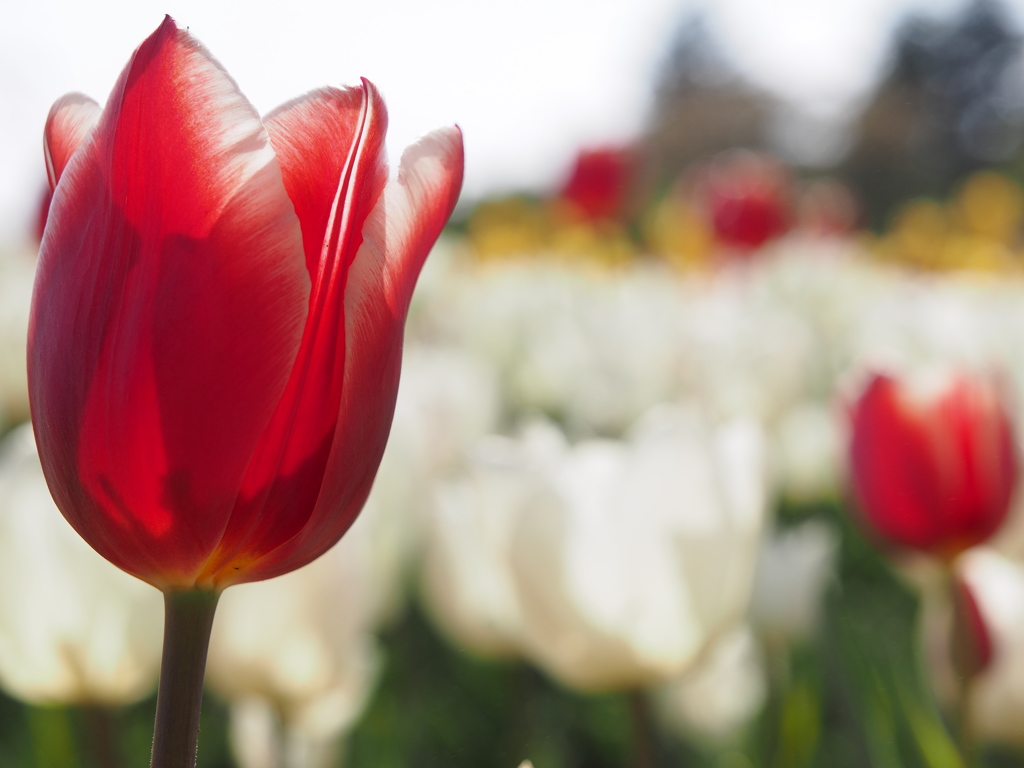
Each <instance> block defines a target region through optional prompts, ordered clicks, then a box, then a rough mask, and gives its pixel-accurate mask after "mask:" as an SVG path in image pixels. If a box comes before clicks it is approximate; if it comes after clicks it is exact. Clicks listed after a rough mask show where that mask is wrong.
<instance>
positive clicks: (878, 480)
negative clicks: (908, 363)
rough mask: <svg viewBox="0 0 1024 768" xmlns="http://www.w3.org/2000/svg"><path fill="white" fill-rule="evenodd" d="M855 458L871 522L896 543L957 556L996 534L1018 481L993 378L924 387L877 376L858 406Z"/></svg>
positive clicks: (954, 379) (858, 488)
mask: <svg viewBox="0 0 1024 768" xmlns="http://www.w3.org/2000/svg"><path fill="white" fill-rule="evenodd" d="M851 430H852V440H851V446H850V466H851V474H852V480H853V486H854V490H855V492H856V495H857V497H858V499H859V501H860V506H861V510H862V512H863V517H864V520H865V522H866V523H867V525H868V526H869V527H870V528H871V530H872V531H874V532H875V533H876V534H878V536H880V537H881V538H882V539H883V540H885V541H886V542H888V543H891V544H894V545H897V546H900V547H907V548H910V549H916V550H921V551H924V552H929V553H932V554H937V555H940V556H945V557H951V556H953V555H956V554H958V553H959V552H961V551H963V550H965V549H967V548H969V547H972V546H974V545H975V544H979V543H981V542H983V541H985V540H986V539H988V538H989V537H990V536H992V534H993V533H995V532H996V530H997V529H998V528H999V526H1000V525H1001V524H1002V522H1003V520H1004V519H1005V518H1006V515H1007V512H1008V511H1009V508H1010V501H1011V497H1012V495H1013V491H1014V486H1015V485H1016V482H1017V472H1018V468H1017V448H1016V444H1015V441H1014V436H1013V428H1012V425H1011V423H1010V418H1009V415H1008V414H1007V411H1006V408H1005V406H1004V404H1003V402H1002V400H1001V399H1000V396H999V392H998V389H997V387H996V386H995V385H994V384H993V383H992V382H990V381H984V380H976V379H971V378H968V377H966V376H963V375H952V376H949V377H948V378H946V379H944V380H943V381H942V383H941V386H939V387H933V388H932V389H930V390H928V391H917V390H914V389H913V388H911V387H910V386H909V385H908V384H906V383H904V382H900V381H897V380H895V379H893V378H891V377H889V376H885V375H876V376H875V377H874V378H873V379H872V381H871V382H870V384H869V385H868V387H867V389H866V390H865V392H864V394H863V395H861V397H860V399H859V401H858V402H857V403H856V405H855V406H854V408H853V412H852V420H851Z"/></svg>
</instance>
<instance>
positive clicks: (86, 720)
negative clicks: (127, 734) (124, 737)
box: [81, 704, 121, 768]
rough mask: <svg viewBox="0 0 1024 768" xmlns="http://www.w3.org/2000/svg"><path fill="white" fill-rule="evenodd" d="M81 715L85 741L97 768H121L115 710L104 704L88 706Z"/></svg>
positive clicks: (82, 710)
mask: <svg viewBox="0 0 1024 768" xmlns="http://www.w3.org/2000/svg"><path fill="white" fill-rule="evenodd" d="M81 714H82V725H83V726H84V730H85V741H86V744H87V745H88V750H89V753H90V754H91V755H92V756H93V763H94V764H95V765H96V768H120V766H121V754H120V751H119V749H118V738H117V723H116V722H115V718H114V710H113V709H112V708H111V707H109V706H106V705H103V704H86V705H84V706H82V709H81Z"/></svg>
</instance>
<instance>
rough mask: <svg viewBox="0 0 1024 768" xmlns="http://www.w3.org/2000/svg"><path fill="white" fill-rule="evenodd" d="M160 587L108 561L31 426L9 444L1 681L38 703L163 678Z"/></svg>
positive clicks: (0, 502) (91, 696)
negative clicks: (61, 498) (62, 499)
mask: <svg viewBox="0 0 1024 768" xmlns="http://www.w3.org/2000/svg"><path fill="white" fill-rule="evenodd" d="M162 635H163V598H162V595H161V594H160V592H158V591H157V590H155V589H153V588H152V587H151V586H149V585H148V584H145V583H143V582H141V581H139V580H138V579H136V578H134V577H132V576H129V575H128V574H126V573H124V572H123V571H121V570H119V569H118V568H116V567H115V566H113V565H111V564H110V563H108V562H107V561H106V560H104V559H103V558H102V557H100V556H99V555H98V554H96V552H94V551H93V549H92V547H90V546H89V545H88V544H86V543H85V542H84V541H83V540H82V538H81V537H80V536H79V535H78V534H77V533H75V531H74V530H73V529H72V528H71V526H70V525H68V524H67V522H66V521H65V520H64V518H63V517H62V516H61V514H60V512H59V511H58V510H57V507H56V506H55V505H54V503H53V500H52V498H51V497H50V492H49V490H48V489H47V487H46V482H45V480H44V479H43V472H42V468H41V467H40V464H39V457H38V455H37V454H36V447H35V440H34V439H33V436H32V427H31V425H29V424H23V425H22V426H20V427H18V428H16V429H15V430H14V431H13V432H11V433H10V434H9V435H8V436H7V438H6V439H5V441H4V443H3V446H2V448H0V685H2V687H3V688H4V689H5V690H6V691H7V692H8V693H10V694H11V695H13V696H16V697H18V698H20V699H23V700H25V701H28V702H32V703H61V704H104V705H114V704H124V703H128V702H132V701H135V700H137V699H140V698H142V697H144V696H146V695H148V694H149V693H151V692H152V691H153V690H154V688H155V686H156V679H157V672H158V669H159V664H160V644H161V638H162Z"/></svg>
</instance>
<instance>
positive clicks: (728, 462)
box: [509, 406, 765, 690]
mask: <svg viewBox="0 0 1024 768" xmlns="http://www.w3.org/2000/svg"><path fill="white" fill-rule="evenodd" d="M546 471H547V473H548V477H549V478H550V482H551V485H552V488H553V490H554V493H553V494H550V495H546V496H545V497H544V498H541V499H537V500H536V501H535V503H532V504H529V505H526V506H524V508H523V509H522V510H521V511H520V513H519V519H518V522H517V525H516V527H515V532H514V535H513V538H512V541H511V546H510V556H509V562H510V564H511V571H512V575H513V579H514V581H515V584H516V593H517V595H518V599H519V609H520V613H521V616H522V635H523V644H524V648H525V649H526V652H527V654H528V655H529V657H530V658H532V659H533V660H534V661H535V662H537V663H538V664H539V665H540V666H542V667H543V668H545V669H546V670H547V671H548V672H550V673H551V674H552V675H553V676H554V677H556V678H557V679H559V680H560V681H562V682H563V683H564V684H566V685H568V686H570V687H573V688H578V689H581V690H609V689H625V688H640V687H646V686H649V685H652V684H655V683H659V682H663V681H664V680H666V679H668V678H670V677H672V676H674V675H677V674H680V673H681V672H683V671H685V670H686V669H687V668H688V667H689V666H690V665H692V664H693V663H694V661H695V660H696V659H697V658H698V657H699V655H700V654H701V653H702V652H703V650H704V649H705V647H706V646H707V645H708V643H710V642H711V641H712V640H713V639H714V638H716V637H717V636H719V635H720V634H721V633H723V632H725V631H727V630H729V629H730V628H731V627H732V626H733V625H735V624H736V623H737V622H738V621H739V620H740V619H741V618H742V616H743V614H744V612H745V611H746V607H747V599H748V597H749V593H750V588H751V581H752V578H753V572H754V564H755V558H756V554H757V547H758V542H759V539H760V534H761V529H762V525H763V521H764V515H765V492H764V485H765V484H764V476H763V465H762V457H761V435H760V431H759V430H758V429H757V428H756V427H755V426H754V425H752V424H750V423H746V422H734V423H730V424H728V425H726V426H723V427H715V426H713V425H712V424H710V423H708V422H707V420H706V419H705V418H704V417H703V415H702V414H701V412H699V411H697V410H696V409H694V408H689V409H685V408H677V407H668V406H666V407H662V408H657V409H655V410H653V411H652V412H650V413H649V414H647V415H646V416H645V418H644V419H642V420H641V422H640V423H639V424H638V425H637V427H636V428H635V429H634V430H633V431H632V434H631V435H630V437H629V440H628V441H627V442H613V441H591V442H587V443H582V444H579V445H577V446H575V447H574V448H572V449H569V450H567V451H566V452H564V453H563V455H562V457H561V459H560V460H556V461H549V462H546Z"/></svg>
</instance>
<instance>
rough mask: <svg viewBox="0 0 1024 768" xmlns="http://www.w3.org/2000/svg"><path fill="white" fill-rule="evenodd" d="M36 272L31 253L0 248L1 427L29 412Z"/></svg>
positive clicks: (25, 417)
mask: <svg viewBox="0 0 1024 768" xmlns="http://www.w3.org/2000/svg"><path fill="white" fill-rule="evenodd" d="M35 274H36V264H35V259H34V258H33V256H32V255H30V254H28V253H26V252H23V251H13V252H0V429H2V428H4V427H5V426H10V425H13V424H18V423H19V422H22V421H25V420H27V419H28V416H29V414H28V374H27V372H26V371H27V368H26V362H25V361H26V359H27V353H26V351H25V350H26V340H27V339H28V315H29V305H30V304H31V302H32V284H33V282H34V281H35Z"/></svg>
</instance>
